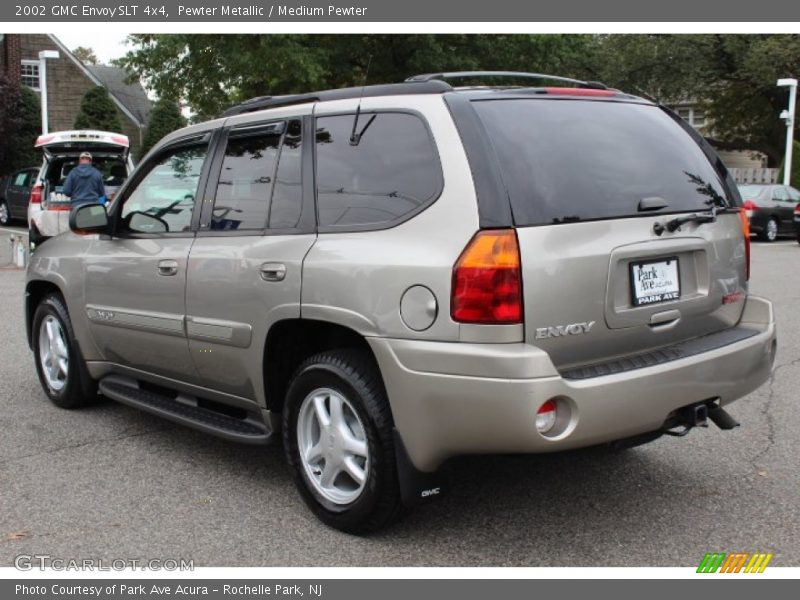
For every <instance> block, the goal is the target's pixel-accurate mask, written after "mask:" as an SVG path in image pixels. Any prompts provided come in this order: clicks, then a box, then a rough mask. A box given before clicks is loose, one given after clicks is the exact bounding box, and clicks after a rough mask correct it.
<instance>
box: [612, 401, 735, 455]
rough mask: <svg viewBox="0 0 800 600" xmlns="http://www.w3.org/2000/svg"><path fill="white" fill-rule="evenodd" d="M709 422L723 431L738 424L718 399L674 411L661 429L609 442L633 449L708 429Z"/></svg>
mask: <svg viewBox="0 0 800 600" xmlns="http://www.w3.org/2000/svg"><path fill="white" fill-rule="evenodd" d="M709 420H710V421H711V422H712V423H714V425H716V426H717V427H719V428H720V429H723V430H728V429H734V428H736V427H738V426H739V422H738V421H737V420H736V419H734V418H733V417H732V416H730V415H729V414H728V413H727V412H726V411H725V409H723V408H722V407H721V406H720V405H719V400H718V399H716V398H715V399H713V400H706V401H703V402H698V403H697V404H690V405H689V406H684V407H683V408H680V409H678V410H676V411H675V412H674V413H673V414H671V415H670V417H669V418H668V419H667V420H666V421H665V422H664V425H663V426H662V427H661V429H657V430H655V431H651V432H649V433H642V434H639V435H635V436H633V437H629V438H625V439H623V440H617V441H615V442H611V447H612V448H616V449H623V448H633V447H635V446H640V445H641V444H646V443H648V442H652V441H653V440H656V439H658V438H660V437H661V436H662V435H672V436H676V437H682V436H684V435H686V434H687V433H689V432H690V431H691V430H692V429H694V428H695V427H708V422H709Z"/></svg>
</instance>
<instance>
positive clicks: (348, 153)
mask: <svg viewBox="0 0 800 600" xmlns="http://www.w3.org/2000/svg"><path fill="white" fill-rule="evenodd" d="M353 123H354V115H352V114H350V115H340V116H332V117H321V118H319V119H317V131H316V138H317V139H316V151H317V204H318V212H319V224H320V225H321V226H353V225H356V226H369V225H381V224H386V223H391V222H393V221H397V220H399V219H401V218H403V217H404V216H406V215H408V214H411V213H414V212H415V211H418V210H420V209H421V208H423V207H424V206H425V205H427V204H428V203H429V202H431V201H432V200H434V199H435V198H436V197H437V196H438V195H439V193H440V192H441V189H442V174H441V167H440V166H439V158H438V155H437V153H436V149H435V147H434V145H433V140H432V139H431V137H430V134H429V133H428V130H427V128H426V126H425V124H424V123H423V122H422V120H421V119H420V118H419V117H417V116H415V115H412V114H406V113H369V112H362V113H361V114H360V116H359V118H358V123H357V126H356V135H357V136H358V137H359V139H358V143H357V144H355V143H351V136H352V131H353Z"/></svg>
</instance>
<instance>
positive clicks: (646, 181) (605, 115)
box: [473, 99, 727, 226]
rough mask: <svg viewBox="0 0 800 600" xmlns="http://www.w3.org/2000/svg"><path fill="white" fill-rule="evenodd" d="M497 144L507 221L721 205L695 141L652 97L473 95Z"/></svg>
mask: <svg viewBox="0 0 800 600" xmlns="http://www.w3.org/2000/svg"><path fill="white" fill-rule="evenodd" d="M473 107H474V108H475V110H476V111H477V113H478V115H479V117H480V118H481V120H482V121H483V123H484V125H485V127H486V129H487V131H488V134H489V137H490V139H491V141H492V144H493V146H494V148H495V151H496V153H497V156H498V159H499V163H500V170H501V174H502V177H503V181H504V183H505V186H506V189H507V190H508V194H509V197H510V200H511V207H512V211H513V214H514V222H515V223H516V224H517V225H520V226H526V225H546V224H551V223H563V222H574V221H581V220H592V219H608V218H617V217H627V216H633V215H641V214H653V213H640V212H638V205H639V202H640V200H642V199H643V198H651V197H660V198H663V199H664V200H666V202H667V205H668V206H667V208H665V209H663V210H661V211H659V212H660V213H662V214H663V213H670V212H683V211H693V210H703V209H708V208H709V207H710V205H711V204H712V203H717V204H718V205H726V204H727V200H726V199H725V188H724V187H723V185H722V182H721V181H720V178H719V176H718V175H717V172H716V171H715V170H714V168H713V166H712V165H711V164H710V163H709V161H708V160H707V158H706V157H705V155H704V154H703V151H702V150H701V148H700V147H699V146H698V145H697V144H696V143H695V142H694V141H693V140H692V139H691V137H690V136H689V135H688V134H687V133H686V132H685V131H684V130H683V129H682V128H681V127H680V126H679V125H678V124H676V123H675V122H674V121H673V120H672V119H671V118H670V117H669V115H667V114H666V113H664V112H663V111H662V110H661V109H659V108H658V107H655V106H650V105H640V104H631V103H623V102H601V101H581V100H554V99H522V100H520V99H513V100H492V101H478V102H473Z"/></svg>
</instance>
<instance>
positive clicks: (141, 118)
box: [47, 33, 150, 127]
mask: <svg viewBox="0 0 800 600" xmlns="http://www.w3.org/2000/svg"><path fill="white" fill-rule="evenodd" d="M47 36H48V37H49V38H50V39H51V40H53V42H54V43H55V44H56V46H58V48H59V50H61V51H62V52H63V53H64V54H65V55H66V56H67V58H69V59H70V60H71V61H72V62H74V63H75V64H76V65H77V66H78V68H79V69H80V70H81V71H83V72H84V73H85V74H86V76H87V77H88V78H89V79H90V80H92V82H94V84H95V85H102V86H103V87H105V88H106V89H107V90H108V92H109V94H110V95H111V100H113V101H114V104H116V105H117V106H119V108H120V110H121V111H122V112H123V113H125V115H127V116H128V117H129V118H130V119H131V120H132V121H133V122H134V123H136V125H137V126H139V127H144V126H145V125H146V124H147V116H148V115H149V113H150V108H149V106H150V100H149V99H148V98H147V95H146V94H145V92H144V89H143V88H142V86H141V84H140V83H133V84H126V83H125V78H126V77H127V74H126V72H125V71H124V70H123V69H120V68H118V67H108V66H105V65H103V66H102V68H103V69H112V70H114V71H118V72H119V73H120V74H121V75H120V74H115V75H113V76H112V74H110V73H108V74H105V75H106V76H107V77H108V78H109V80H112V81H118V82H119V83H118V84H117V85H115V86H114V87H111V86H110V85H109V84H107V83H105V81H103V80H102V79H100V77H99V76H98V75H96V74H95V73H94V72H93V71H91V70H90V67H91V68H92V69H97V68H100V67H99V66H98V65H87V64H84V63H83V62H81V60H80V59H78V57H77V56H75V55H74V54H73V53H72V52H71V51H70V50H69V48H67V47H66V46H65V45H64V43H63V42H62V41H61V40H59V39H58V38H57V37H56V36H55V35H53V34H52V33H48V34H47ZM133 88H138V89H139V91H140V92H141V95H140V94H139V92H136V91H133ZM118 94H120V95H118ZM120 96H121V97H120ZM134 98H137V100H136V101H134ZM143 99H144V100H143ZM145 101H146V103H147V108H146V109H145V108H144V104H145ZM128 102H130V103H131V106H128V104H127V103H128Z"/></svg>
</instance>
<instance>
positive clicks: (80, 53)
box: [72, 46, 100, 65]
mask: <svg viewBox="0 0 800 600" xmlns="http://www.w3.org/2000/svg"><path fill="white" fill-rule="evenodd" d="M72 53H73V54H74V55H75V58H77V59H78V60H80V61H81V62H82V63H84V64H87V65H97V64H100V61H99V60H98V59H97V55H96V54H95V53H94V50H92V49H91V48H87V47H86V46H78V47H77V48H75V49H74V50H73V51H72Z"/></svg>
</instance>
